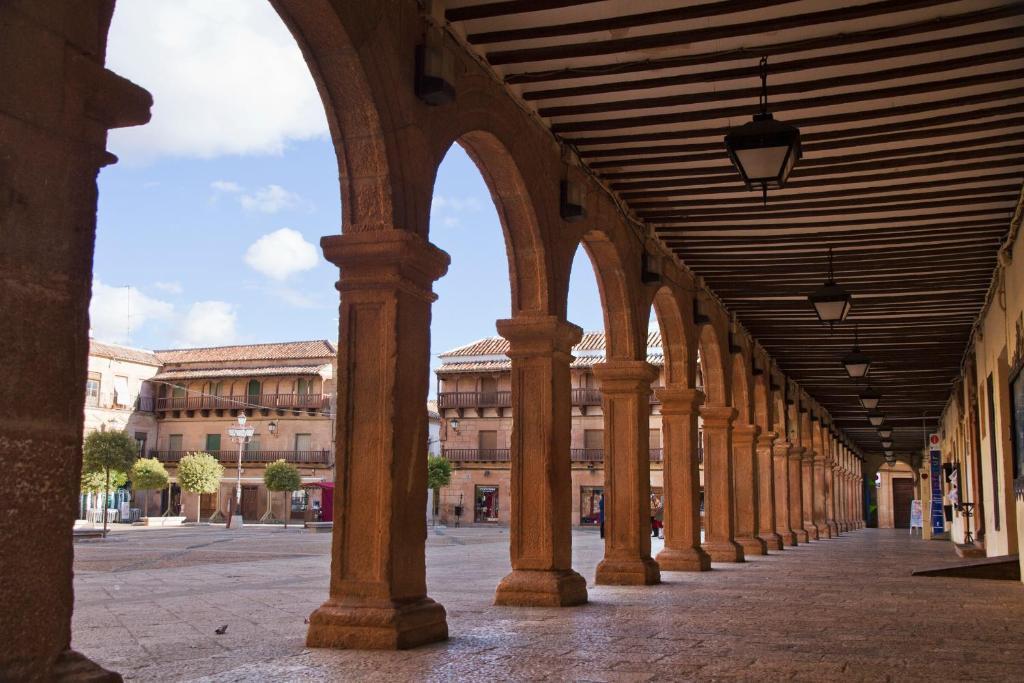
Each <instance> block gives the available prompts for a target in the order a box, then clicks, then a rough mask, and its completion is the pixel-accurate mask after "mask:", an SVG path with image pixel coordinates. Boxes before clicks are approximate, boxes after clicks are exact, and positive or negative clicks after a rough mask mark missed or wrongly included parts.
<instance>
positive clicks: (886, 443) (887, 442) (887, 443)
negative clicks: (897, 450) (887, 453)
mask: <svg viewBox="0 0 1024 683" xmlns="http://www.w3.org/2000/svg"><path fill="white" fill-rule="evenodd" d="M882 448H892V439H885V440H884V441H882Z"/></svg>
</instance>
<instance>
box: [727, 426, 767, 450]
mask: <svg viewBox="0 0 1024 683" xmlns="http://www.w3.org/2000/svg"><path fill="white" fill-rule="evenodd" d="M760 431H761V428H760V427H758V426H757V425H752V424H735V423H734V424H733V426H732V442H733V443H734V444H740V445H746V444H751V445H753V443H754V441H756V440H757V435H758V433H759V432H760Z"/></svg>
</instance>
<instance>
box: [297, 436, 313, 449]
mask: <svg viewBox="0 0 1024 683" xmlns="http://www.w3.org/2000/svg"><path fill="white" fill-rule="evenodd" d="M295 450H297V451H311V450H313V435H312V434H296V435H295Z"/></svg>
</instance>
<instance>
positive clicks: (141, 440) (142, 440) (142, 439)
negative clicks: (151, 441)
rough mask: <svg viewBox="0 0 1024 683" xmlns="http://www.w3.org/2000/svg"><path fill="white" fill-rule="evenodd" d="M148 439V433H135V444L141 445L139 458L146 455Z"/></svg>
mask: <svg viewBox="0 0 1024 683" xmlns="http://www.w3.org/2000/svg"><path fill="white" fill-rule="evenodd" d="M148 438H149V434H147V433H146V432H135V443H137V444H139V457H145V455H146V439H148Z"/></svg>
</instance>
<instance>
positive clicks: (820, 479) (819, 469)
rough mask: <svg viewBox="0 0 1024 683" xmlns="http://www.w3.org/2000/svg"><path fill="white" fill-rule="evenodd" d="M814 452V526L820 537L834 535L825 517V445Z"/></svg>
mask: <svg viewBox="0 0 1024 683" xmlns="http://www.w3.org/2000/svg"><path fill="white" fill-rule="evenodd" d="M820 446H821V448H820V449H819V450H818V451H816V452H815V454H814V510H813V520H814V526H815V528H816V529H817V530H818V538H830V537H831V536H832V533H831V531H830V530H829V527H828V522H827V521H826V518H825V495H826V492H825V445H824V444H820Z"/></svg>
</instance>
